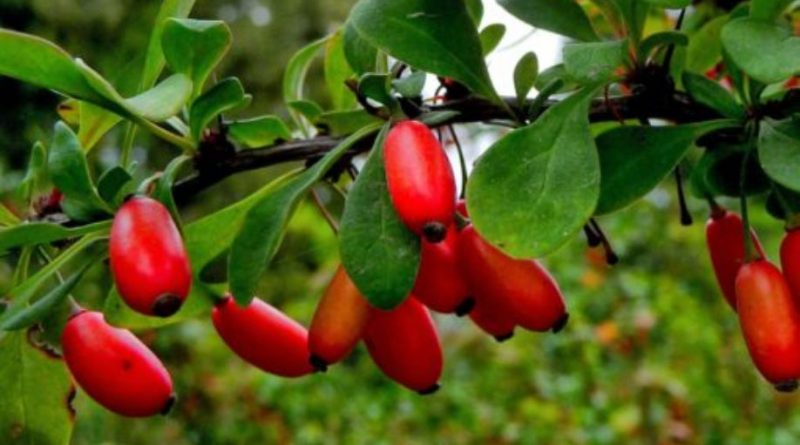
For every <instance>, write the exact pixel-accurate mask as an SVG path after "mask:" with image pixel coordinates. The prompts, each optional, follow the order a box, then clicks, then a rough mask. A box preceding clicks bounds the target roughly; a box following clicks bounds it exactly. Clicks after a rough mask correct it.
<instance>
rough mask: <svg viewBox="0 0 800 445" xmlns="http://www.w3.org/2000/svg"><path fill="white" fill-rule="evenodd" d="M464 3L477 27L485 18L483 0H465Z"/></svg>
mask: <svg viewBox="0 0 800 445" xmlns="http://www.w3.org/2000/svg"><path fill="white" fill-rule="evenodd" d="M464 4H465V5H466V6H467V12H468V13H469V16H470V18H471V19H472V22H473V23H474V24H475V27H476V28H477V27H478V26H479V25H480V24H481V20H482V19H483V0H464Z"/></svg>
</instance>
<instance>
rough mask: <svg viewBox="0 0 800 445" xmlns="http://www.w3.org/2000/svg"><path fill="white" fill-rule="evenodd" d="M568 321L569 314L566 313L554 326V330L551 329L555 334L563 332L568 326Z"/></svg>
mask: <svg viewBox="0 0 800 445" xmlns="http://www.w3.org/2000/svg"><path fill="white" fill-rule="evenodd" d="M568 321H569V312H566V313H564V315H563V316H561V318H559V319H558V321H557V322H556V324H554V325H553V328H552V329H551V330H552V331H553V334H558V333H559V332H561V331H562V330H563V329H564V327H565V326H566V325H567V322H568Z"/></svg>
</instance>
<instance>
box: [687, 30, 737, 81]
mask: <svg viewBox="0 0 800 445" xmlns="http://www.w3.org/2000/svg"><path fill="white" fill-rule="evenodd" d="M728 20H729V17H728V16H727V15H723V16H720V17H717V18H714V19H712V20H709V21H708V22H707V23H706V24H705V25H703V27H702V28H700V30H698V31H697V32H696V33H694V34H692V37H691V38H690V39H689V46H688V47H687V48H686V70H687V71H692V72H695V73H701V74H703V73H705V72H706V71H708V70H709V69H711V68H713V67H714V66H715V65H716V64H717V62H719V60H720V59H721V58H722V43H721V42H720V34H721V33H722V27H723V26H725V24H726V23H728Z"/></svg>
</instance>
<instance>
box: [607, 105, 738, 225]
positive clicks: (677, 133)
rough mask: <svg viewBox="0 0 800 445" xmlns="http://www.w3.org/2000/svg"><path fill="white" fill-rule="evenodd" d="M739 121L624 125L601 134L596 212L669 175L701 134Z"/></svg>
mask: <svg viewBox="0 0 800 445" xmlns="http://www.w3.org/2000/svg"><path fill="white" fill-rule="evenodd" d="M735 125H736V121H729V120H722V121H710V122H703V123H698V124H690V125H679V126H667V127H648V126H623V127H617V128H615V129H612V130H609V131H607V132H605V133H603V134H601V135H600V136H599V137H598V138H597V149H598V152H599V154H600V172H601V176H602V180H601V181H600V199H599V200H598V202H597V209H596V210H595V213H596V214H598V215H602V214H605V213H610V212H613V211H616V210H619V209H622V208H624V207H626V206H628V205H630V204H632V203H633V202H635V201H636V200H638V199H639V198H641V197H643V196H644V195H646V194H647V193H648V192H650V190H652V189H653V188H655V187H656V186H657V185H658V183H660V182H661V181H662V180H664V178H666V177H667V176H668V175H669V174H670V173H671V172H672V171H673V170H674V169H675V167H676V166H677V165H678V162H680V160H681V159H682V158H683V157H684V156H685V155H686V152H687V151H689V149H690V148H691V147H692V143H693V142H694V141H695V140H697V139H698V138H699V137H700V136H702V135H704V134H706V133H709V132H711V131H714V130H718V129H722V128H730V127H732V126H735Z"/></svg>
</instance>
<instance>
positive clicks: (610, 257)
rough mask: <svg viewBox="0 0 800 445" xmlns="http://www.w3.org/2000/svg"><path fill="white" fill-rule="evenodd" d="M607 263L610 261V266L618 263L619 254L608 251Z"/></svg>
mask: <svg viewBox="0 0 800 445" xmlns="http://www.w3.org/2000/svg"><path fill="white" fill-rule="evenodd" d="M606 263H608V265H609V266H614V265H616V264H617V263H619V256H617V254H616V253H614V252H609V253H607V254H606Z"/></svg>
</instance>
